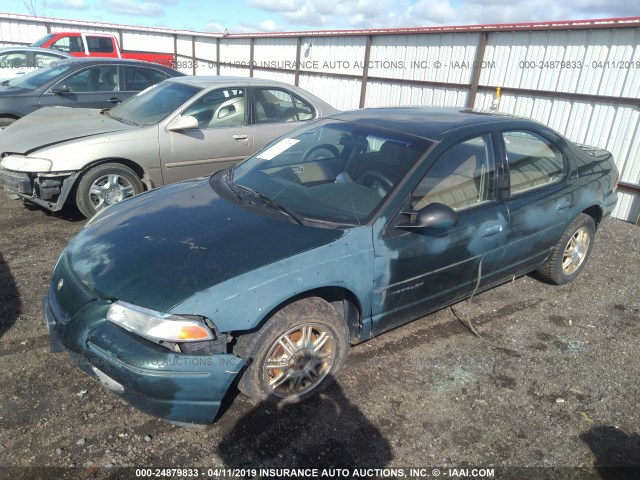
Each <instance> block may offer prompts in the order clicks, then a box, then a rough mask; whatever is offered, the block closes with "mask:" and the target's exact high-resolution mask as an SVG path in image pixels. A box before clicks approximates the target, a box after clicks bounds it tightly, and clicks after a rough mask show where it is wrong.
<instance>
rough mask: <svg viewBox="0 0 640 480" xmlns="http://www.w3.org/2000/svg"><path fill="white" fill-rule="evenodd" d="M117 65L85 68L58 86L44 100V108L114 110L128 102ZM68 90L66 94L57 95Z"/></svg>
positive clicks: (41, 97) (41, 102)
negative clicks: (118, 105) (115, 107)
mask: <svg viewBox="0 0 640 480" xmlns="http://www.w3.org/2000/svg"><path fill="white" fill-rule="evenodd" d="M120 85H121V82H120V73H119V69H118V66H117V65H94V66H91V67H87V68H83V69H81V70H78V71H77V72H74V73H72V74H71V75H69V76H67V77H65V78H64V79H62V80H60V81H59V82H57V83H56V84H55V85H53V86H52V87H51V88H50V89H48V90H47V91H46V92H45V93H43V94H42V95H41V96H40V102H39V103H40V107H49V106H56V105H59V106H61V107H81V108H111V107H113V106H115V105H117V104H118V103H120V102H122V101H123V100H124V99H125V93H124V91H122V89H121V88H120ZM62 87H64V89H65V91H58V93H53V92H54V91H56V89H60V88H62Z"/></svg>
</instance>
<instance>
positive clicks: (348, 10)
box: [249, 0, 640, 30]
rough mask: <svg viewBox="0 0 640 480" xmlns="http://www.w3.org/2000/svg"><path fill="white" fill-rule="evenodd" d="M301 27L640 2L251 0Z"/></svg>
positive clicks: (577, 15)
mask: <svg viewBox="0 0 640 480" xmlns="http://www.w3.org/2000/svg"><path fill="white" fill-rule="evenodd" d="M249 3H250V5H252V6H254V7H257V8H259V9H261V10H263V11H268V12H269V13H271V14H276V15H279V16H280V17H281V18H282V20H283V21H282V22H278V23H281V24H283V25H291V27H288V28H287V27H284V28H286V29H288V30H292V29H294V30H295V29H299V28H326V29H340V28H362V29H367V28H398V27H416V26H431V25H472V24H491V23H520V22H540V21H553V20H571V19H581V18H582V19H588V18H604V17H625V16H635V15H637V11H638V8H639V7H640V1H639V0H630V1H622V2H611V1H610V0H564V1H558V0H537V1H536V2H514V1H513V0H488V1H481V0H462V1H454V0H417V1H416V0H395V1H394V0H351V1H348V0H320V1H318V0H249Z"/></svg>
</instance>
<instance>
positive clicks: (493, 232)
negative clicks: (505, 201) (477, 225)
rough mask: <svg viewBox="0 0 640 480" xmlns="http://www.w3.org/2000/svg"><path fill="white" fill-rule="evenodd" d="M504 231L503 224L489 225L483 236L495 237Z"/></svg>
mask: <svg viewBox="0 0 640 480" xmlns="http://www.w3.org/2000/svg"><path fill="white" fill-rule="evenodd" d="M501 231H502V225H496V226H495V227H489V228H487V229H485V230H483V232H482V236H483V237H493V236H494V235H497V234H498V233H500V232H501Z"/></svg>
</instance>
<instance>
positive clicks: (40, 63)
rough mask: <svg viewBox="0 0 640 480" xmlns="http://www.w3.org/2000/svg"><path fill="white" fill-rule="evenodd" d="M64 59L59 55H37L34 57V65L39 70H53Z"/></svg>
mask: <svg viewBox="0 0 640 480" xmlns="http://www.w3.org/2000/svg"><path fill="white" fill-rule="evenodd" d="M63 58H64V57H59V56H57V55H49V54H47V53H36V54H35V55H34V56H33V63H34V64H35V66H36V67H38V68H52V67H55V66H56V65H58V62H59V61H60V60H61V59H63Z"/></svg>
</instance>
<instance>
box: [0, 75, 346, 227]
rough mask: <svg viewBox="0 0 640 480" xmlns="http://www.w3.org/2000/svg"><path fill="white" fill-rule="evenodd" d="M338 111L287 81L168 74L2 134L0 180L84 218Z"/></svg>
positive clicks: (43, 114) (52, 111)
mask: <svg viewBox="0 0 640 480" xmlns="http://www.w3.org/2000/svg"><path fill="white" fill-rule="evenodd" d="M334 112H336V110H335V109H334V108H333V107H331V106H330V105H328V104H327V103H325V102H323V101H322V100H320V99H319V98H317V97H315V96H314V95H312V94H310V93H308V92H306V91H304V90H302V89H300V88H298V87H295V86H293V85H288V84H285V83H280V82H275V81H268V80H260V79H250V78H241V77H179V78H172V79H168V80H165V81H164V82H161V83H159V84H157V85H155V86H153V87H150V88H148V89H147V90H145V91H143V92H141V93H140V94H138V95H137V96H135V97H133V98H131V99H130V100H127V101H125V102H124V103H122V104H120V105H118V106H116V107H114V108H112V109H110V110H102V111H101V110H94V109H83V108H73V109H71V108H63V107H52V108H44V109H41V110H38V111H36V112H34V113H32V114H29V115H27V116H25V117H24V118H22V119H20V120H18V121H16V122H15V123H13V124H11V125H10V126H9V127H7V128H6V129H4V130H2V131H1V132H0V156H1V157H2V161H1V162H0V185H2V186H3V187H4V189H5V190H6V191H7V192H9V193H12V194H15V195H17V196H19V197H21V198H23V199H24V200H26V201H29V202H31V203H36V204H38V205H41V206H43V207H45V208H47V209H49V210H53V211H57V210H60V209H61V208H62V207H63V206H65V205H66V204H69V203H75V204H76V205H77V207H78V209H79V210H80V211H81V212H82V214H83V215H85V216H86V217H91V216H92V215H93V214H95V213H96V212H97V211H98V210H101V209H103V208H105V207H106V206H108V205H112V204H115V203H118V202H121V201H122V200H124V199H125V198H127V197H130V196H133V195H135V194H138V193H141V192H142V191H144V190H148V189H151V188H154V187H156V186H159V185H164V184H167V183H172V182H177V181H180V180H184V179H188V178H193V177H199V176H204V175H210V174H212V173H214V172H216V171H219V170H222V169H225V168H228V167H230V166H232V165H234V164H235V163H237V162H238V161H240V160H242V159H244V158H246V157H248V156H249V155H251V154H252V153H254V152H256V151H258V150H260V149H261V148H263V147H264V146H265V145H267V144H268V143H270V142H271V141H272V140H274V139H275V138H277V137H279V136H280V135H282V134H284V133H286V132H287V131H289V130H292V129H293V128H295V127H297V126H299V125H301V124H303V123H304V122H306V121H309V120H312V119H315V118H319V117H323V116H325V115H328V114H331V113H334Z"/></svg>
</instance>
